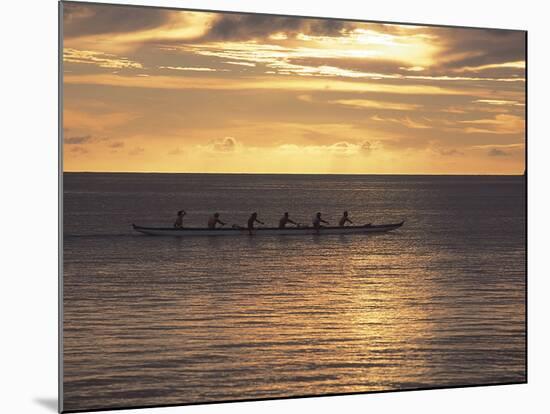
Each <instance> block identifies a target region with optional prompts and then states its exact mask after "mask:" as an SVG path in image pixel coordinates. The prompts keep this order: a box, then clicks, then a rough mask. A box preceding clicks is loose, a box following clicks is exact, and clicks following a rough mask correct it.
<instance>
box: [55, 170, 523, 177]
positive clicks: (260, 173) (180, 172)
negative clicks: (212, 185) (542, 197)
mask: <svg viewBox="0 0 550 414" xmlns="http://www.w3.org/2000/svg"><path fill="white" fill-rule="evenodd" d="M526 172H527V171H526V170H525V172H523V173H517V174H508V173H451V174H447V173H317V172H296V173H294V172H292V173H286V172H284V173H277V172H188V171H62V172H61V173H62V174H65V173H68V174H204V175H206V174H208V175H399V176H403V175H410V176H413V175H428V176H429V175H432V176H474V177H478V176H512V177H516V176H517V177H520V176H524V175H526Z"/></svg>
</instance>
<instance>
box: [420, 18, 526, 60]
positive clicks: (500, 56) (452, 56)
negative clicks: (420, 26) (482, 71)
mask: <svg viewBox="0 0 550 414" xmlns="http://www.w3.org/2000/svg"><path fill="white" fill-rule="evenodd" d="M431 32H432V33H433V34H436V35H437V36H438V39H439V43H440V44H442V46H443V48H442V50H441V51H440V53H439V54H438V59H437V61H438V62H439V64H440V66H441V67H442V68H447V69H464V68H470V69H471V68H483V67H484V66H486V65H495V64H502V63H508V62H518V61H524V60H525V32H522V31H515V30H494V29H459V28H454V29H451V30H449V29H448V28H432V29H431Z"/></svg>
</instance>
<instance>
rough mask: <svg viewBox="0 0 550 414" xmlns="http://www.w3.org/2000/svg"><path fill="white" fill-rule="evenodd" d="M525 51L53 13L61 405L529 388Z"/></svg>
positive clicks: (94, 6) (157, 16) (356, 28)
mask: <svg viewBox="0 0 550 414" xmlns="http://www.w3.org/2000/svg"><path fill="white" fill-rule="evenodd" d="M351 17H354V18H356V17H357V18H365V19H368V18H369V16H368V15H364V16H351ZM526 36H527V34H526V32H525V31H518V30H503V29H483V28H464V27H449V26H445V27H444V26H434V25H421V24H410V23H406V24H405V23H388V22H372V21H358V20H342V19H330V18H318V17H315V18H313V17H293V16H282V15H266V14H250V13H235V12H222V11H201V10H182V9H171V8H156V7H143V6H128V5H124V6H123V5H112V4H99V3H84V2H62V3H60V53H61V56H60V101H61V107H60V149H61V167H60V186H61V188H60V190H61V194H62V200H61V201H62V202H61V211H60V222H61V223H62V224H61V230H60V240H61V245H60V312H61V315H60V318H61V319H60V354H61V355H60V409H61V410H62V411H63V412H72V411H86V410H100V409H121V408H132V407H134V408H135V407H156V406H166V405H185V404H205V403H213V402H231V401H249V400H263V399H277V398H290V397H307V396H322V395H342V394H352V393H370V392H386V391H402V390H419V389H435V388H447V387H463V386H474V385H475V386H478V385H495V384H514V383H524V382H526V368H527V367H526V351H527V350H526V281H527V274H526V271H527V257H526V223H527V217H526V189H527V186H526V177H527V174H526V171H527V169H526V126H525V125H526V123H525V120H526Z"/></svg>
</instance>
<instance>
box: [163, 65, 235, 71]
mask: <svg viewBox="0 0 550 414" xmlns="http://www.w3.org/2000/svg"><path fill="white" fill-rule="evenodd" d="M159 69H170V70H181V71H189V72H218V71H221V72H227V69H213V68H203V67H182V66H159Z"/></svg>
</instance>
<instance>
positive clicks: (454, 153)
mask: <svg viewBox="0 0 550 414" xmlns="http://www.w3.org/2000/svg"><path fill="white" fill-rule="evenodd" d="M437 152H438V153H439V154H441V155H444V156H446V157H452V156H457V155H464V153H463V152H462V151H459V150H457V149H454V148H452V149H443V148H442V149H439V150H437Z"/></svg>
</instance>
